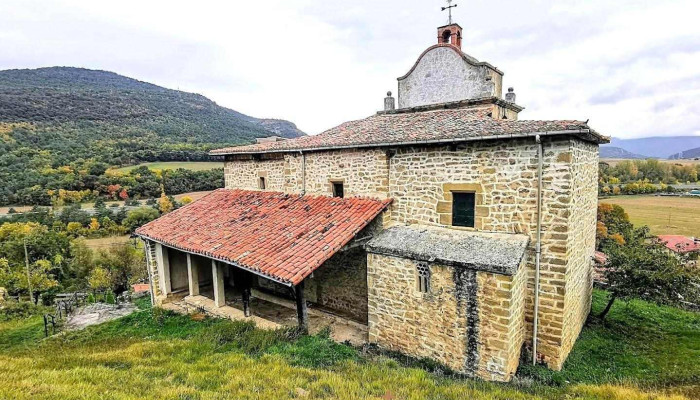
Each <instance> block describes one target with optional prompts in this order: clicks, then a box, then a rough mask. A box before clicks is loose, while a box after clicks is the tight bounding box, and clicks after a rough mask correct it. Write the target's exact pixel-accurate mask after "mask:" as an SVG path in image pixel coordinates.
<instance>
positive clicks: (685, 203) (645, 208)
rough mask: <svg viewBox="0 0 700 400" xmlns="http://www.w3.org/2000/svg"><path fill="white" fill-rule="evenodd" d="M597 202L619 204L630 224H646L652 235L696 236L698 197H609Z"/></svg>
mask: <svg viewBox="0 0 700 400" xmlns="http://www.w3.org/2000/svg"><path fill="white" fill-rule="evenodd" d="M600 202H601V203H608V204H617V205H620V206H622V208H624V209H625V211H626V212H627V214H628V215H629V217H630V221H631V222H632V223H633V224H634V225H636V226H642V225H647V226H648V227H649V228H650V229H651V233H652V234H654V235H686V236H700V198H692V197H670V196H669V197H666V196H613V197H610V198H606V199H601V200H600ZM669 222H670V223H669Z"/></svg>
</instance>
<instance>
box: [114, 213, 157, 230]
mask: <svg viewBox="0 0 700 400" xmlns="http://www.w3.org/2000/svg"><path fill="white" fill-rule="evenodd" d="M159 216H160V214H159V213H158V210H155V209H153V208H151V207H140V208H137V209H135V210H131V211H129V212H128V214H127V215H126V218H125V219H124V221H123V222H122V225H124V226H125V227H126V228H127V229H129V231H131V232H133V231H134V230H135V229H136V228H138V227H139V226H141V225H144V224H147V223H149V222H151V221H153V220H154V219H156V218H158V217H159Z"/></svg>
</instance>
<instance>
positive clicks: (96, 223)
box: [90, 218, 100, 231]
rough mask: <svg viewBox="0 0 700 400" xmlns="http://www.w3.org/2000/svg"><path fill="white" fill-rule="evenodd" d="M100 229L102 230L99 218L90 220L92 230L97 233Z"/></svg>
mask: <svg viewBox="0 0 700 400" xmlns="http://www.w3.org/2000/svg"><path fill="white" fill-rule="evenodd" d="M98 229H100V222H99V221H97V218H90V230H91V231H97V230H98Z"/></svg>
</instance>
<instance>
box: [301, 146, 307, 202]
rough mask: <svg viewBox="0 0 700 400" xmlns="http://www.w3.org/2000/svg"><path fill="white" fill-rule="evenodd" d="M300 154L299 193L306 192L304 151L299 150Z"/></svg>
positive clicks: (303, 193)
mask: <svg viewBox="0 0 700 400" xmlns="http://www.w3.org/2000/svg"><path fill="white" fill-rule="evenodd" d="M299 154H301V195H302V196H303V195H305V194H306V153H304V152H303V151H300V152H299Z"/></svg>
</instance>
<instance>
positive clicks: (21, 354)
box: [0, 292, 700, 399]
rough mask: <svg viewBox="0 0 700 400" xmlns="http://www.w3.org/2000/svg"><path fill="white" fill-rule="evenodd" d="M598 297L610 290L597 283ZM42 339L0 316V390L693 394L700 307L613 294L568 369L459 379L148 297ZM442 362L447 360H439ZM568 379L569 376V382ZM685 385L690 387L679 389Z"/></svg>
mask: <svg viewBox="0 0 700 400" xmlns="http://www.w3.org/2000/svg"><path fill="white" fill-rule="evenodd" d="M595 296H596V297H595V308H596V309H598V308H600V307H601V306H602V304H603V302H604V296H605V294H604V293H602V292H596V295H595ZM138 306H139V309H140V311H138V312H136V313H134V314H132V315H130V316H127V317H124V318H121V319H119V320H115V321H111V322H108V323H105V324H102V325H98V326H94V327H90V328H88V329H86V330H83V331H80V332H70V333H66V334H61V335H57V336H55V337H52V338H49V339H46V340H42V339H41V335H43V333H41V332H39V335H37V333H36V331H40V329H41V323H40V320H38V321H39V325H37V319H36V317H31V318H27V319H23V320H20V321H12V322H4V323H0V398H2V399H93V398H105V399H135V398H147V399H220V398H235V399H287V398H308V399H364V398H373V399H382V398H394V399H584V398H585V399H588V398H590V399H652V398H670V397H667V396H665V395H664V394H666V395H668V394H669V390H670V389H669V388H672V390H673V391H676V392H679V391H680V392H682V394H677V395H674V396H673V397H672V398H677V399H682V398H693V396H697V395H698V394H699V393H698V392H697V391H695V390H697V388H693V386H692V385H694V384H695V385H697V383H698V382H697V378H693V377H694V376H699V372H700V370H699V369H700V366H698V365H697V362H695V363H694V362H693V361H697V360H698V356H699V354H698V351H699V349H698V341H699V340H698V330H699V329H698V328H699V325H700V316H698V314H693V313H689V312H684V311H680V310H677V309H673V308H665V307H657V306H655V305H652V304H648V303H644V302H631V303H630V304H623V303H620V304H616V305H615V306H614V308H613V310H612V311H611V313H610V315H609V322H608V323H607V324H594V325H591V326H589V327H586V328H585V329H584V331H583V333H582V335H581V338H580V339H579V341H578V343H577V344H576V346H575V348H574V350H573V352H572V354H571V356H570V357H569V360H568V361H567V363H566V365H565V367H564V370H563V371H560V372H552V371H548V370H546V369H544V368H528V367H526V368H523V370H522V371H520V373H519V378H518V379H516V380H515V382H516V383H510V384H497V383H489V382H483V381H479V380H471V379H460V378H456V377H450V376H446V375H444V374H440V373H431V372H429V371H428V370H426V369H423V368H419V367H417V365H420V364H418V363H407V362H404V361H402V358H398V359H397V358H392V357H388V356H387V355H385V354H381V353H376V352H364V351H363V350H361V349H356V348H353V347H349V346H346V345H343V344H337V343H334V342H332V341H331V340H330V339H329V338H328V336H327V335H325V334H320V335H317V336H306V335H300V334H299V333H298V332H297V331H295V330H293V329H282V330H277V331H265V330H260V329H256V328H255V327H254V326H252V325H251V324H249V323H245V322H230V321H224V320H214V319H205V320H204V321H195V320H193V319H191V318H190V317H188V316H182V315H176V314H172V313H170V312H165V311H162V310H159V309H151V308H150V307H149V305H148V301H147V299H140V300H138ZM438 371H440V369H438ZM567 381H569V382H570V383H567ZM683 394H684V395H685V396H684V395H683Z"/></svg>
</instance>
